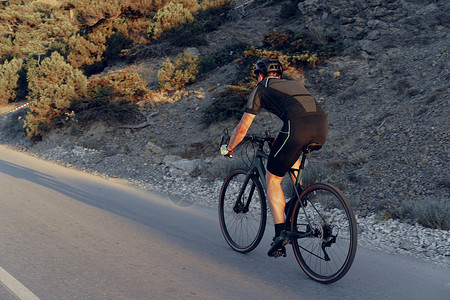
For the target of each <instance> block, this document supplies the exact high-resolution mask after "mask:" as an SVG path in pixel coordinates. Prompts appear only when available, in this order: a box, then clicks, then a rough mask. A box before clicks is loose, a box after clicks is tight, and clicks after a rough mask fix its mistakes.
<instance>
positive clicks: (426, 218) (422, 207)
mask: <svg viewBox="0 0 450 300" xmlns="http://www.w3.org/2000/svg"><path fill="white" fill-rule="evenodd" d="M411 211H412V214H413V216H414V217H415V219H416V220H417V222H419V223H420V224H421V225H423V226H425V227H429V228H437V229H448V228H450V202H448V201H447V199H444V198H440V199H437V198H432V197H427V198H423V199H417V201H416V202H415V203H414V204H413V205H412V209H411Z"/></svg>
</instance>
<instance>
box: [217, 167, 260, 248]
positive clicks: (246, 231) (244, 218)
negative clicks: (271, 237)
mask: <svg viewBox="0 0 450 300" xmlns="http://www.w3.org/2000/svg"><path fill="white" fill-rule="evenodd" d="M247 172H248V171H246V170H243V169H236V170H234V171H232V172H230V173H229V174H228V176H227V177H226V179H225V181H224V183H223V185H222V189H221V191H220V198H219V222H220V229H221V231H222V234H223V236H224V238H225V240H226V242H227V243H228V245H229V246H230V247H231V248H232V249H233V250H235V251H237V252H240V253H248V252H250V251H252V250H253V249H255V248H256V247H257V246H258V244H259V243H260V242H261V238H262V237H263V235H264V230H265V227H266V219H267V210H266V207H267V206H266V198H265V194H264V189H263V187H262V185H261V182H260V181H259V179H258V178H257V177H256V176H255V175H251V176H250V178H249V181H248V182H247V183H246V184H245V186H243V184H244V182H245V178H246V176H247ZM252 187H253V193H252V198H251V199H250V200H251V201H250V205H249V207H248V211H245V210H244V209H243V208H244V204H243V203H245V202H244V201H247V200H249V199H248V198H249V195H250V191H251V190H252ZM241 189H244V193H243V196H242V198H241V203H240V204H239V205H238V206H239V209H236V210H237V211H235V210H234V206H235V203H236V201H237V198H238V195H239V192H240V190H241Z"/></svg>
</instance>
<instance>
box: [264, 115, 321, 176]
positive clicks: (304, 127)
mask: <svg viewBox="0 0 450 300" xmlns="http://www.w3.org/2000/svg"><path fill="white" fill-rule="evenodd" d="M327 136H328V121H327V118H326V117H325V116H317V115H316V116H304V117H300V118H298V119H295V120H288V121H286V122H285V123H284V125H283V128H282V129H281V131H280V133H279V134H278V136H277V138H276V140H275V143H274V145H273V147H272V149H271V150H270V155H269V160H268V161H267V170H268V171H269V172H270V173H272V174H273V175H276V176H279V177H283V176H284V175H285V174H286V172H287V171H289V169H290V168H291V167H292V165H294V163H295V162H296V161H297V159H298V158H299V157H300V155H301V154H302V149H303V147H304V146H306V145H308V144H310V143H320V144H322V145H323V144H324V143H325V141H326V139H327Z"/></svg>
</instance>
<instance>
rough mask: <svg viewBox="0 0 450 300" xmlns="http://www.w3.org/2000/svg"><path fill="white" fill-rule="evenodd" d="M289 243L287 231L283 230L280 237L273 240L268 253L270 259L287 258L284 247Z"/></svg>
mask: <svg viewBox="0 0 450 300" xmlns="http://www.w3.org/2000/svg"><path fill="white" fill-rule="evenodd" d="M288 243H289V237H288V235H287V233H286V231H285V230H283V231H282V232H281V233H280V235H279V236H276V237H274V238H273V241H272V244H271V247H270V249H269V251H268V252H267V255H268V256H270V257H280V256H283V257H286V248H285V247H284V245H286V244H288Z"/></svg>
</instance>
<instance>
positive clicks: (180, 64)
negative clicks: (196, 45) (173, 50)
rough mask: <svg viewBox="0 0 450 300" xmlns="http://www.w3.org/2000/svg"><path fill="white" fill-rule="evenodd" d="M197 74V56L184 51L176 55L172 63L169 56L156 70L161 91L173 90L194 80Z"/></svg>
mask: <svg viewBox="0 0 450 300" xmlns="http://www.w3.org/2000/svg"><path fill="white" fill-rule="evenodd" d="M197 74H198V56H197V55H192V54H188V53H187V52H186V51H185V52H184V53H180V54H178V55H177V58H176V59H175V61H174V62H173V63H172V61H171V60H170V58H167V60H166V61H165V62H164V63H163V64H162V66H161V69H160V70H159V72H158V84H159V88H160V89H161V90H163V91H167V92H174V91H176V90H178V89H180V88H183V87H185V86H186V85H187V84H189V83H193V82H194V81H195V80H196V76H197Z"/></svg>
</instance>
